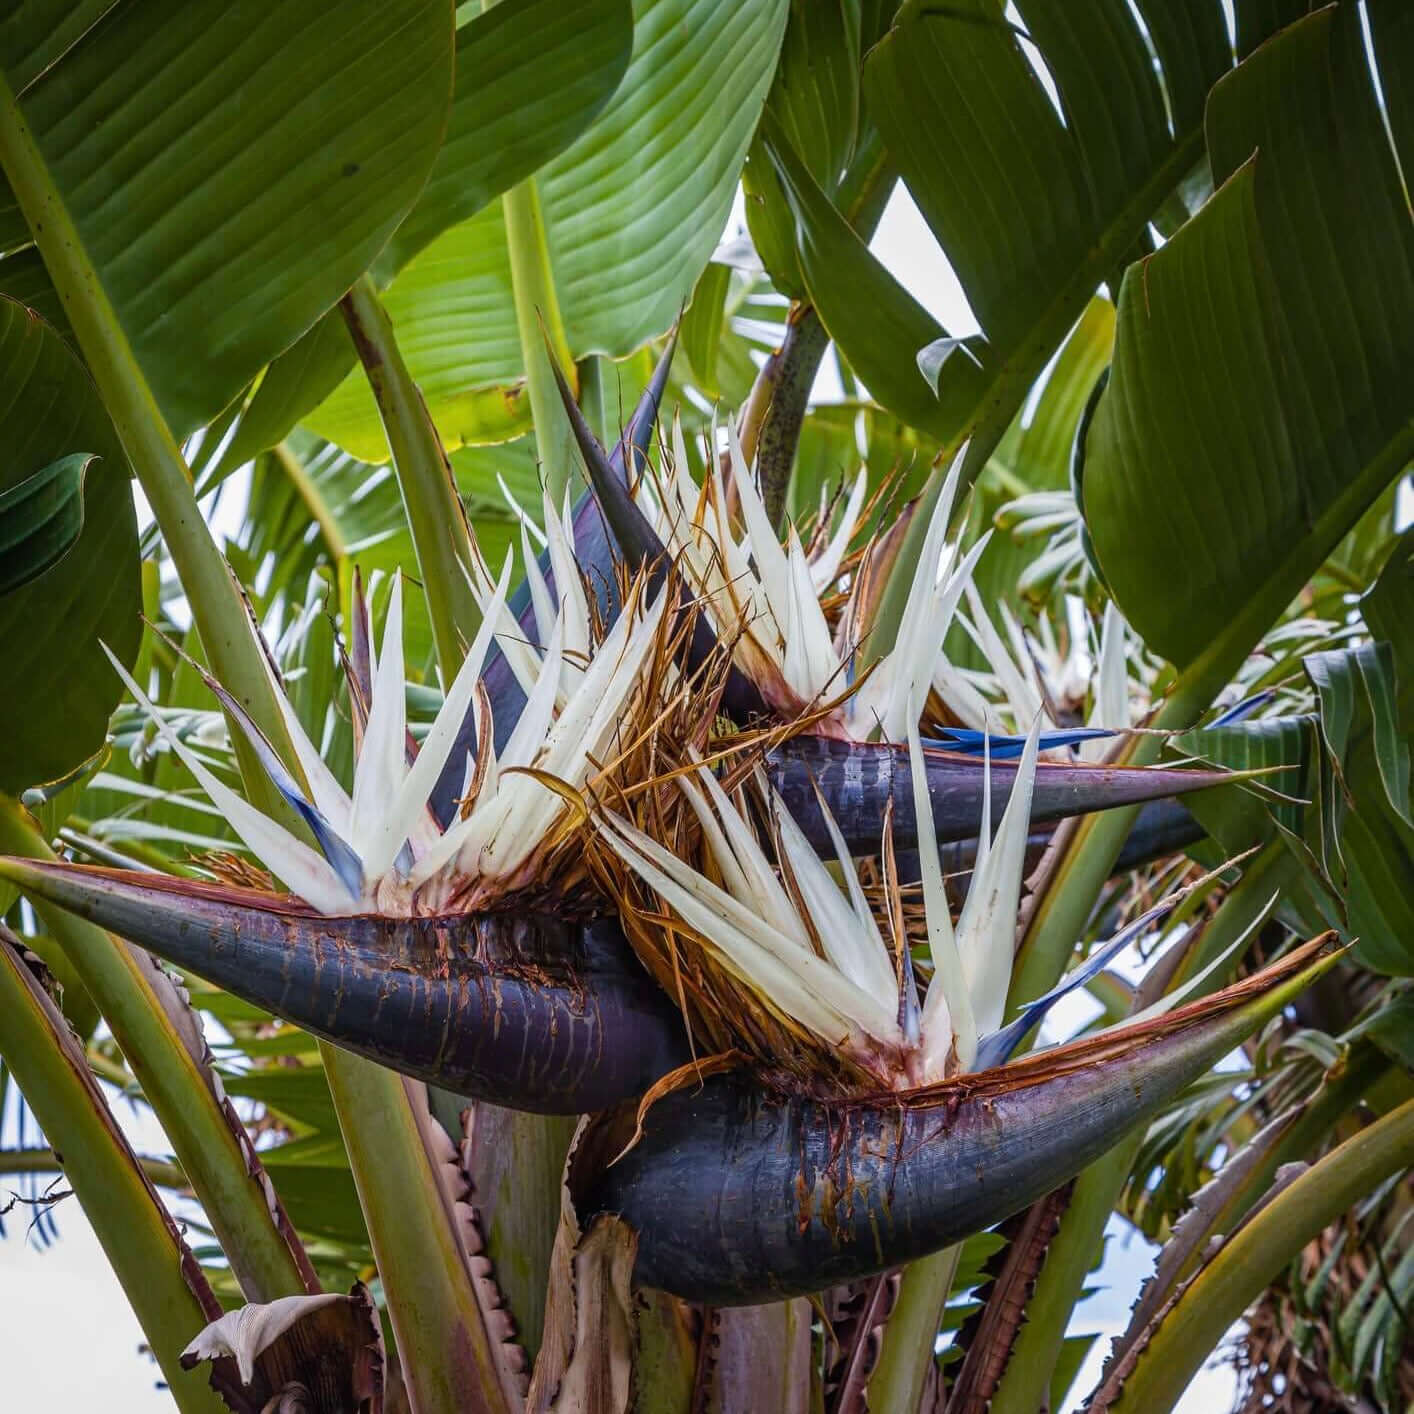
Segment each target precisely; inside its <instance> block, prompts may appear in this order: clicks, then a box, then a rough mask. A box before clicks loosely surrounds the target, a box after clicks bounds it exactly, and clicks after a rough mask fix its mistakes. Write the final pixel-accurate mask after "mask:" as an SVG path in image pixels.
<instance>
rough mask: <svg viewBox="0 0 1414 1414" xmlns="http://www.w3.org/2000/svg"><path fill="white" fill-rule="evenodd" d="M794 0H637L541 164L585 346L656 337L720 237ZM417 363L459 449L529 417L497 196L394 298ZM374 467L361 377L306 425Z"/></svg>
mask: <svg viewBox="0 0 1414 1414" xmlns="http://www.w3.org/2000/svg"><path fill="white" fill-rule="evenodd" d="M786 8H787V6H786V0H738V3H734V4H731V5H722V4H719V3H717V0H637V3H636V4H635V5H634V56H633V59H632V61H631V62H630V64H629V68H628V72H627V73H626V74H625V75H624V79H623V82H622V83H621V84H620V85H619V88H618V91H617V92H616V93H615V95H614V97H613V99H612V101H611V102H610V103H609V105H608V107H607V108H606V109H605V110H604V112H603V113H602V114H601V116H600V117H599V118H598V119H597V120H596V121H595V122H594V123H593V125H592V126H591V127H590V128H589V129H588V131H586V132H585V133H584V134H583V135H582V136H581V137H580V138H579V140H578V141H577V142H576V143H575V144H574V145H573V146H572V147H570V148H569V149H568V150H567V151H565V152H563V153H561V154H560V155H559V156H558V157H556V158H555V159H554V160H553V161H551V162H550V163H548V164H547V165H546V166H544V167H542V168H541V169H540V171H539V172H538V173H537V176H536V182H537V185H538V188H539V197H540V203H541V207H542V210H543V213H544V222H545V236H546V242H547V248H548V251H549V257H550V268H551V271H552V274H553V278H554V283H555V291H556V294H557V296H558V299H559V305H560V310H561V313H562V315H563V318H564V328H565V334H566V336H567V338H568V342H569V347H570V349H571V350H572V352H573V353H574V354H575V356H576V357H579V356H582V355H585V354H591V353H600V354H608V355H609V356H611V357H622V356H623V355H625V354H628V353H631V352H632V351H633V350H634V349H636V348H637V347H639V346H640V345H641V344H643V343H644V342H645V341H646V340H647V339H649V338H650V337H652V336H654V335H656V334H660V333H662V331H663V330H664V329H666V328H667V326H668V325H669V324H670V323H671V322H672V320H673V318H674V316H675V315H676V314H677V312H678V309H679V307H680V306H681V304H682V302H683V301H684V300H685V299H686V298H687V296H688V295H689V294H690V293H691V291H692V289H693V286H694V285H695V284H696V282H697V278H698V276H699V275H700V274H701V272H702V269H703V267H704V266H705V265H706V263H707V260H708V258H709V257H710V256H711V253H712V250H713V248H714V246H715V245H716V243H717V239H718V237H719V236H720V235H721V232H722V228H723V226H724V225H725V223H726V219H727V214H728V211H729V210H730V207H731V202H732V198H733V196H734V195H735V192H736V185H737V178H738V176H739V174H740V170H741V164H742V159H743V157H744V155H745V152H746V147H747V143H748V142H749V141H750V138H751V134H752V132H753V131H754V129H755V127H756V121H757V117H758V116H759V113H760V105H761V100H762V98H763V97H764V95H765V92H766V88H767V86H768V85H769V83H770V80H771V75H772V73H773V72H774V69H775V62H776V54H777V51H778V49H779V46H780V39H781V33H782V30H783V28H784V24H785V14H786ZM384 303H385V305H386V307H387V309H388V312H389V314H390V316H391V317H392V320H393V325H394V328H395V330H396V333H397V338H398V343H399V346H400V347H401V349H402V352H403V356H404V358H405V359H406V361H407V364H408V368H409V370H410V371H411V373H412V376H413V378H414V379H416V381H417V383H418V384H419V386H420V387H421V388H422V390H423V393H424V395H425V397H426V399H427V403H428V406H429V408H430V409H431V412H432V415H433V418H434V420H435V421H436V423H437V427H438V431H439V432H440V433H441V434H442V438H443V440H444V442H445V443H446V444H447V445H448V446H449V447H457V446H461V445H463V444H465V443H467V442H489V441H503V440H505V439H506V438H507V437H509V436H513V435H515V434H516V433H518V432H520V431H524V430H525V428H526V427H527V426H528V422H527V418H528V409H527V407H526V406H525V404H524V402H523V401H521V400H516V401H515V402H514V405H512V406H507V396H508V395H507V394H506V393H505V391H504V390H505V388H506V387H507V385H513V384H515V383H517V382H518V381H519V380H520V379H521V378H522V376H523V373H524V367H523V361H522V353H521V341H520V334H519V330H518V326H517V323H516V314H515V308H514V305H513V302H512V298H511V276H510V264H509V255H508V251H507V245H506V228H505V223H504V221H503V219H502V215H501V211H500V209H499V207H497V206H495V205H494V204H493V205H492V206H489V207H487V208H485V209H484V210H483V211H482V212H481V213H480V214H479V215H477V216H474V217H472V218H471V219H470V220H468V221H464V222H462V223H461V224H460V225H457V226H454V227H453V228H452V229H451V230H449V231H446V232H445V233H444V234H442V235H441V236H439V237H438V238H437V239H436V240H435V241H433V242H432V243H431V245H429V246H428V247H427V248H426V249H425V250H424V251H422V253H421V254H420V255H418V256H417V257H416V259H414V260H413V261H411V262H410V263H409V264H408V266H407V267H406V268H405V269H404V270H403V272H402V273H401V274H400V275H399V276H398V278H397V279H396V280H394V281H393V283H392V284H391V285H390V286H388V288H387V290H386V291H385V294H384ZM307 422H308V425H309V426H310V427H312V428H313V429H314V430H315V431H317V432H318V433H319V434H320V435H321V436H324V437H327V438H328V439H329V440H330V441H333V442H337V443H338V444H339V445H340V446H343V447H345V448H347V449H348V450H349V451H350V452H352V453H353V454H354V455H356V456H359V457H362V458H363V459H364V460H367V461H381V460H383V459H384V458H385V457H386V456H387V448H386V443H385V441H384V438H383V432H382V428H381V425H380V424H379V420H378V415H377V411H376V409H375V408H374V405H373V401H372V398H371V397H370V395H369V392H368V389H367V386H366V384H365V383H364V381H363V378H362V375H361V374H360V375H351V376H350V377H349V378H348V379H346V380H345V381H344V382H343V383H341V384H340V385H339V387H338V388H337V389H335V391H334V393H333V394H332V396H330V397H329V398H328V399H327V400H326V401H325V402H324V403H323V404H321V405H320V406H319V407H318V408H317V409H316V410H315V411H314V412H313V413H312V414H311V415H310V416H309V418H308V419H307Z"/></svg>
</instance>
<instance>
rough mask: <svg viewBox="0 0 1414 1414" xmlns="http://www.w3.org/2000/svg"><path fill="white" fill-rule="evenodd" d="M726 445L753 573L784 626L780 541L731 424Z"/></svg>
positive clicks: (785, 578) (786, 580)
mask: <svg viewBox="0 0 1414 1414" xmlns="http://www.w3.org/2000/svg"><path fill="white" fill-rule="evenodd" d="M727 446H728V448H729V450H730V453H731V459H732V483H733V485H734V486H735V487H736V494H737V500H738V502H739V503H740V505H741V519H742V523H743V524H744V525H745V527H746V534H747V537H748V539H749V540H750V543H751V556H752V558H753V559H754V560H755V561H756V572H757V575H758V577H759V579H760V582H761V585H762V587H763V588H764V589H765V591H766V599H767V602H768V603H769V604H770V606H771V612H772V614H773V615H774V616H775V619H776V623H777V624H778V625H780V626H781V627H782V628H784V627H785V625H786V617H787V614H788V613H789V611H790V594H791V590H790V580H791V576H790V566H789V564H788V563H787V561H786V556H785V553H784V552H783V551H782V550H781V542H780V540H779V539H777V537H776V531H775V527H774V526H773V525H772V524H771V518H770V516H768V515H767V514H766V506H765V503H764V502H763V501H762V500H761V493H760V492H759V491H758V490H757V489H756V478H755V476H754V474H753V473H752V470H751V468H750V466H748V465H747V461H746V454H745V453H744V452H743V451H742V449H741V441H740V439H739V438H738V437H737V435H736V428H735V427H734V426H731V425H729V426H728V427H727ZM813 597H814V596H813V593H812V598H813Z"/></svg>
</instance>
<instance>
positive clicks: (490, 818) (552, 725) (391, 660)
mask: <svg viewBox="0 0 1414 1414" xmlns="http://www.w3.org/2000/svg"><path fill="white" fill-rule="evenodd" d="M551 523H552V524H555V522H554V518H553V517H551ZM556 531H557V532H558V535H559V539H560V542H561V543H560V544H559V546H558V547H557V546H556V536H555V535H554V534H552V537H551V544H552V551H555V550H556V549H557V548H558V550H560V551H564V548H565V547H564V527H563V525H557V526H556ZM556 570H557V573H556V585H557V588H559V589H560V594H559V600H558V603H557V604H556V603H554V602H553V601H552V600H549V599H548V598H547V599H546V600H545V601H544V602H543V604H542V600H541V597H540V595H539V594H537V599H536V608H537V613H539V612H540V611H541V610H542V608H543V610H544V613H545V616H546V618H548V619H549V620H550V622H549V623H548V625H547V624H544V623H543V621H542V625H541V626H542V628H544V629H547V630H548V631H547V633H546V639H547V641H546V646H545V651H544V653H543V654H542V653H540V652H539V651H538V650H537V649H535V648H534V647H533V646H531V645H530V644H529V643H527V642H526V641H525V638H524V635H523V634H522V632H521V630H520V628H519V626H518V625H517V624H516V623H515V620H514V618H513V617H512V616H511V614H510V612H509V609H508V608H507V605H506V589H507V586H508V584H509V581H510V574H511V557H510V555H509V554H508V555H507V558H506V564H505V568H504V569H503V571H502V573H501V576H500V579H499V582H497V583H496V584H495V585H494V586H493V587H492V589H491V592H490V593H489V595H488V596H487V597H486V598H485V599H484V601H483V603H482V610H483V619H482V624H481V628H480V630H479V631H478V633H477V635H476V639H475V641H474V642H473V643H472V645H471V647H470V650H469V651H468V653H467V655H466V658H465V660H464V661H463V663H462V666H461V668H460V669H459V671H458V672H457V675H456V677H455V679H454V680H453V681H452V683H451V685H450V686H449V688H448V690H447V693H446V697H445V699H444V701H443V703H442V707H441V709H440V710H439V711H438V713H437V717H436V720H435V721H434V722H433V723H432V726H431V729H430V730H429V731H428V733H427V735H426V737H425V738H424V740H423V742H422V746H421V748H420V749H419V750H418V752H417V754H416V756H415V757H414V759H413V760H412V761H411V762H409V761H408V749H407V741H408V737H407V721H406V705H405V703H406V699H405V683H404V673H403V645H402V581H401V579H398V580H395V581H394V584H393V588H392V593H391V595H390V598H389V604H388V612H387V617H386V621H385V626H384V633H383V648H382V652H381V654H379V655H378V658H377V663H376V665H375V669H374V673H373V685H372V698H371V701H370V703H369V704H368V717H367V722H366V724H365V726H364V730H363V737H362V741H361V743H360V745H359V750H358V759H357V762H356V765H355V768H354V781H353V790H352V792H348V791H345V789H344V788H343V786H342V785H341V784H340V783H339V782H338V780H337V779H336V778H335V776H334V774H333V772H332V771H331V770H330V769H329V767H328V765H327V764H326V763H325V762H324V761H323V760H322V759H321V757H320V755H319V751H318V749H317V748H316V747H315V745H314V744H313V742H312V741H311V740H310V739H309V736H308V735H307V733H306V732H305V730H304V728H303V726H302V725H301V723H300V720H299V717H298V715H297V714H296V712H295V710H294V708H293V707H292V706H291V704H290V702H289V700H288V698H286V696H285V695H284V693H283V691H282V690H281V689H280V687H279V685H278V684H274V686H275V692H276V697H277V699H278V702H279V706H280V711H281V714H282V716H283V718H284V724H285V727H286V729H287V731H288V734H289V737H290V740H291V742H292V744H293V747H294V750H295V754H296V757H297V759H298V765H299V768H300V771H301V773H302V774H303V776H304V779H305V781H306V782H307V783H308V792H307V793H306V792H305V790H304V789H303V788H302V787H301V786H300V785H298V784H297V783H296V782H295V781H294V779H293V778H292V776H291V775H290V773H289V772H288V771H287V770H286V769H285V767H284V765H283V764H282V763H281V762H280V760H279V758H278V757H277V755H276V754H275V752H274V751H273V749H272V748H271V747H270V745H269V743H268V742H266V741H265V740H264V738H263V737H261V736H260V734H259V732H258V731H257V730H256V728H255V727H254V726H253V724H252V723H251V722H250V721H249V718H247V717H246V716H245V714H244V713H243V712H242V711H241V709H240V707H239V705H238V704H236V703H234V701H233V699H231V698H230V696H229V694H226V693H225V692H224V690H222V689H221V688H220V687H219V685H217V684H213V688H215V690H216V691H217V692H218V694H219V695H220V697H221V700H222V703H223V705H225V706H226V708H227V710H228V712H230V713H231V714H232V715H233V716H234V717H235V719H236V721H237V723H238V725H240V726H241V728H242V729H243V731H244V732H245V734H246V736H247V738H248V739H249V740H250V742H251V745H252V746H253V747H254V749H255V751H256V753H257V755H258V756H259V757H260V759H261V762H262V765H264V767H265V769H266V771H267V774H269V775H270V777H271V779H272V781H273V782H274V784H275V785H276V787H277V788H278V789H279V790H280V791H281V793H282V794H284V795H285V797H286V798H287V799H288V800H289V801H290V803H291V804H292V805H293V806H294V807H295V809H296V810H297V811H298V812H299V814H301V815H302V816H303V817H304V819H305V820H306V822H307V823H308V824H309V825H310V828H311V832H312V833H313V835H314V837H315V839H316V841H317V843H318V845H319V848H318V849H314V848H311V847H310V846H309V845H307V844H305V843H304V842H303V841H302V840H300V839H299V838H297V837H296V836H295V835H294V834H292V833H291V832H290V831H288V830H287V829H285V828H284V827H283V826H282V825H280V824H279V823H278V822H276V821H275V820H272V819H270V818H269V817H267V816H266V815H264V814H262V813H261V812H260V811H259V810H257V809H256V808H255V807H254V806H253V805H251V804H250V803H249V802H248V801H247V800H245V799H244V798H243V797H242V796H240V795H239V794H238V793H237V792H236V791H234V790H232V789H231V788H230V787H229V786H227V785H226V784H225V783H224V782H222V781H221V780H220V779H219V778H218V777H217V776H215V775H214V774H213V773H212V772H211V771H210V770H209V769H208V768H207V766H206V765H205V764H204V763H203V762H202V761H201V760H200V759H199V758H198V757H197V756H196V755H195V754H194V753H193V752H192V751H191V750H190V749H189V748H188V747H187V745H186V744H185V743H184V742H182V741H181V740H180V739H179V737H178V736H177V734H176V733H175V732H174V731H173V730H172V729H171V727H170V726H169V725H168V723H167V722H165V721H164V720H163V718H162V717H161V715H160V714H159V713H158V712H157V710H156V709H155V708H154V707H153V705H152V703H151V702H149V701H148V699H147V697H146V695H145V694H144V693H143V692H142V689H141V688H140V687H139V686H138V685H137V683H135V682H134V681H133V680H132V678H131V677H130V676H129V675H128V674H127V673H126V672H125V671H124V670H123V668H122V665H121V664H119V663H118V662H117V661H116V659H115V660H114V666H115V667H116V668H117V670H118V672H119V673H120V674H121V675H122V677H123V680H124V682H125V683H126V685H127V687H128V690H129V691H130V692H131V693H132V694H133V696H134V698H135V699H136V700H137V701H138V702H139V703H140V704H141V705H142V706H143V707H144V708H145V709H146V710H147V711H148V712H149V714H150V715H151V716H152V719H153V721H154V723H155V725H156V728H157V731H158V733H159V734H160V735H161V737H162V738H163V739H164V740H165V741H166V743H167V745H168V746H169V747H170V749H171V750H172V751H173V752H175V753H176V755H177V756H178V757H179V758H180V759H181V760H182V761H183V762H184V763H185V765H186V766H187V768H188V769H189V770H190V771H191V772H192V774H193V775H194V776H195V777H196V779H197V780H198V782H199V783H200V784H201V786H202V787H203V788H204V789H205V791H206V793H207V794H208V795H209V796H210V798H211V800H212V802H213V804H215V805H216V806H217V807H218V808H219V809H220V810H221V812H222V813H223V814H224V815H225V816H226V818H227V819H228V820H229V822H230V824H231V826H232V828H233V829H234V830H235V831H236V833H237V834H238V835H239V836H240V838H241V840H242V841H243V842H244V843H245V845H246V847H247V848H248V849H249V850H250V851H251V853H252V854H254V855H255V856H256V857H257V858H258V859H259V860H260V861H261V862H262V863H263V864H264V865H265V866H266V868H268V869H269V870H270V871H271V872H272V873H273V874H274V875H275V876H276V877H277V878H278V879H280V880H281V881H283V882H284V884H285V885H286V886H287V887H288V888H289V889H290V890H291V891H292V892H293V893H295V894H297V895H298V896H299V897H301V898H303V899H304V900H305V901H306V902H307V903H309V904H311V905H312V906H313V907H315V908H317V909H319V910H320V911H321V912H324V913H329V914H344V913H354V912H368V911H377V912H381V913H393V914H400V913H407V914H412V913H429V912H434V911H437V910H438V909H439V908H441V907H443V906H445V905H447V904H448V903H449V902H451V901H453V900H455V901H457V902H458V904H459V905H462V906H473V905H474V903H475V902H476V897H477V895H476V890H477V889H478V888H481V889H483V890H484V889H492V888H495V887H497V886H504V885H506V884H507V883H508V882H509V881H513V880H515V879H516V877H517V876H518V875H519V874H520V873H521V872H523V871H524V869H525V867H526V866H527V864H528V862H529V861H530V860H531V859H532V856H533V855H534V853H535V851H536V849H537V847H538V846H539V845H540V843H541V842H542V841H543V840H544V839H545V837H546V836H547V834H548V833H549V832H550V830H551V829H552V827H553V826H554V825H555V824H556V822H557V821H558V820H559V818H560V816H561V815H562V814H563V812H564V811H565V809H566V808H567V806H566V802H565V799H564V798H563V797H562V796H561V795H560V794H559V793H557V791H556V790H554V789H552V788H551V787H550V786H549V785H547V784H545V782H544V781H543V780H539V779H536V777H535V776H534V775H531V774H527V773H526V772H527V768H528V769H530V770H533V771H535V772H537V773H539V774H541V775H543V776H548V777H554V778H556V779H557V780H558V781H560V782H563V783H564V784H565V785H567V786H568V787H570V788H571V789H578V788H579V787H581V786H582V785H583V784H584V783H585V781H586V779H587V778H588V775H589V773H590V771H591V769H592V768H593V764H594V763H595V762H596V761H599V760H602V759H604V758H605V757H606V756H607V755H608V754H609V748H610V747H611V745H612V742H613V739H614V737H615V735H616V733H617V732H618V731H619V730H620V728H621V725H622V719H623V716H624V713H625V710H626V708H627V707H628V704H629V703H630V701H631V700H632V698H633V696H634V693H635V691H636V689H637V688H638V686H639V684H640V682H641V679H642V672H643V668H644V664H645V662H646V660H647V657H648V653H649V650H650V648H651V646H652V644H653V641H654V636H655V634H656V633H657V631H658V626H659V624H660V621H661V619H662V615H663V610H664V606H665V604H666V602H667V601H666V597H665V596H663V595H659V596H658V599H657V600H656V602H655V603H653V604H652V605H651V606H649V607H647V608H646V609H645V607H644V606H643V605H642V604H641V603H640V602H638V600H637V598H636V597H635V598H634V600H633V602H631V603H630V604H628V605H627V606H626V607H625V610H624V612H623V613H621V614H620V616H619V618H618V620H617V621H616V622H615V624H614V625H613V627H612V628H611V629H610V630H609V632H608V633H607V634H606V635H605V637H604V639H603V641H602V642H601V643H600V644H599V645H598V647H597V648H594V649H593V650H592V651H591V646H590V623H589V614H588V607H587V605H586V602H585V598H584V594H583V590H582V587H581V585H580V582H579V576H578V572H577V571H576V570H574V568H573V561H572V558H571V559H566V560H564V561H563V562H562V561H560V560H556ZM532 582H534V581H532ZM541 588H542V589H543V584H542V586H541ZM493 637H494V638H496V639H497V640H498V641H499V642H500V645H501V649H502V652H503V653H505V654H506V656H507V657H508V658H509V659H510V660H511V662H512V664H513V666H514V667H515V669H516V672H517V674H518V676H519V677H520V679H521V682H522V683H523V684H524V685H525V688H526V693H527V702H526V706H525V709H524V711H523V712H522V714H521V717H520V719H519V721H518V722H517V724H516V726H515V729H514V730H513V731H512V733H511V736H510V739H509V740H508V741H507V742H506V744H505V746H504V747H503V748H502V750H501V751H500V752H496V751H495V750H494V748H493V747H492V744H491V743H492V730H491V728H492V723H491V722H490V721H489V720H488V719H487V714H488V713H489V705H488V701H487V699H486V698H485V696H484V694H478V692H477V683H478V680H479V678H480V675H481V670H482V667H483V666H484V664H485V660H486V655H487V653H488V652H489V650H490V647H491V642H492V639H493ZM111 656H112V655H111V654H110V657H111ZM468 714H473V716H474V720H475V723H476V728H477V738H478V741H479V743H480V746H479V750H480V752H481V753H482V754H483V755H484V757H485V760H484V761H478V760H477V758H476V755H475V754H474V753H473V752H470V751H468V752H467V755H466V762H465V771H464V786H463V802H462V808H461V812H460V813H459V815H458V817H457V818H455V819H454V820H453V821H452V822H451V823H450V824H449V825H448V826H447V828H446V829H445V830H442V829H441V828H440V827H439V826H438V824H437V822H436V821H435V820H434V818H433V816H432V813H431V811H430V809H429V805H428V802H429V800H430V798H431V795H432V792H433V789H434V788H435V786H436V784H437V781H438V780H439V778H440V777H441V775H442V772H443V769H444V768H445V767H446V765H447V763H448V760H449V758H450V756H451V753H452V749H453V747H454V745H455V742H456V739H457V736H458V734H459V732H460V730H461V727H462V725H463V723H464V722H465V721H466V720H467V718H468Z"/></svg>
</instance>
